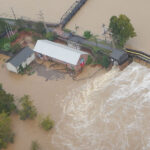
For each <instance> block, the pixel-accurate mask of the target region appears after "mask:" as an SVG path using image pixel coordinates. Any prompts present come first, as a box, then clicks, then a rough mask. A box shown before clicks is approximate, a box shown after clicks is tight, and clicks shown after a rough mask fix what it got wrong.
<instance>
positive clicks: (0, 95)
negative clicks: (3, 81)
mask: <svg viewBox="0 0 150 150" xmlns="http://www.w3.org/2000/svg"><path fill="white" fill-rule="evenodd" d="M14 110H16V105H15V104H14V97H13V95H11V94H8V93H6V92H5V90H3V88H2V86H0V113H2V112H5V113H8V114H10V113H11V112H12V111H14Z"/></svg>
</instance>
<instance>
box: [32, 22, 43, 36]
mask: <svg viewBox="0 0 150 150" xmlns="http://www.w3.org/2000/svg"><path fill="white" fill-rule="evenodd" d="M34 29H35V31H36V32H37V33H40V34H45V33H46V30H45V27H44V24H43V23H42V22H38V23H35V25H34Z"/></svg>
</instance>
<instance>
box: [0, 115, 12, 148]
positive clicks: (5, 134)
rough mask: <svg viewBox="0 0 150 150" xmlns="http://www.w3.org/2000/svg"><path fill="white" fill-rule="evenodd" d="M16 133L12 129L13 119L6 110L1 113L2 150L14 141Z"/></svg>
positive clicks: (0, 141)
mask: <svg viewBox="0 0 150 150" xmlns="http://www.w3.org/2000/svg"><path fill="white" fill-rule="evenodd" d="M13 138H14V134H13V132H12V130H11V120H10V117H9V116H8V114H6V113H5V112H3V113H1V114H0V150H1V149H2V148H6V147H7V145H8V143H12V142H13Z"/></svg>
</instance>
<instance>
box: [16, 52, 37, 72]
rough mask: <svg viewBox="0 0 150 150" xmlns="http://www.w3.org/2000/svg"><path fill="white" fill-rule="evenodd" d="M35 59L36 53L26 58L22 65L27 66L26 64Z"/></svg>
mask: <svg viewBox="0 0 150 150" xmlns="http://www.w3.org/2000/svg"><path fill="white" fill-rule="evenodd" d="M34 59H35V54H34V53H33V54H32V55H31V56H30V57H29V58H27V59H26V61H25V62H23V63H22V67H23V68H25V67H26V65H29V64H30V63H31V62H32V61H33V60H34ZM18 68H19V67H18ZM18 68H17V69H18Z"/></svg>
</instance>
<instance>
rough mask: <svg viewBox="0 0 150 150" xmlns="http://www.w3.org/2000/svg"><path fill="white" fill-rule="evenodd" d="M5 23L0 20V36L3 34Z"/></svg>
mask: <svg viewBox="0 0 150 150" xmlns="http://www.w3.org/2000/svg"><path fill="white" fill-rule="evenodd" d="M5 26H6V23H5V21H4V20H2V19H0V34H2V33H4V32H5Z"/></svg>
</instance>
